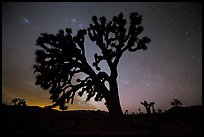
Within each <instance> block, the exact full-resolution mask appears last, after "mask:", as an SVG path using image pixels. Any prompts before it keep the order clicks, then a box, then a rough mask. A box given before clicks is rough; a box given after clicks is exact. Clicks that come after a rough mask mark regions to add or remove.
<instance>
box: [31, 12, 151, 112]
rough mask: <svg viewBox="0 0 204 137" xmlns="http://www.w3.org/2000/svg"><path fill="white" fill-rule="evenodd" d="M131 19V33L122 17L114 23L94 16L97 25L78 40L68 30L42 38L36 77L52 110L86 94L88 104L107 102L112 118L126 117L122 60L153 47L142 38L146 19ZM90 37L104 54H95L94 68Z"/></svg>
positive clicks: (42, 35)
mask: <svg viewBox="0 0 204 137" xmlns="http://www.w3.org/2000/svg"><path fill="white" fill-rule="evenodd" d="M129 19H130V26H129V30H128V32H127V30H126V27H125V25H126V22H127V21H126V19H124V17H123V14H122V13H120V14H119V15H118V16H114V17H113V18H112V20H111V21H107V20H106V18H105V17H104V16H103V17H100V18H97V17H96V16H93V17H92V20H93V23H92V24H90V25H89V27H88V28H87V29H83V30H79V31H78V32H77V34H76V35H75V36H74V35H72V30H71V29H70V28H66V30H65V31H64V30H59V32H58V33H57V34H56V35H54V34H47V33H42V34H41V36H40V37H38V39H37V42H36V45H37V46H39V47H41V48H42V49H39V50H36V64H35V65H34V73H38V75H37V76H36V82H35V84H36V85H40V86H41V87H42V88H43V89H46V90H49V93H50V94H51V97H50V99H51V100H52V102H54V103H53V105H52V107H55V106H59V108H60V109H62V110H64V109H67V108H68V107H67V106H66V105H65V104H66V103H69V102H71V104H72V103H73V101H74V96H75V95H76V92H78V95H79V96H82V95H83V94H84V93H85V92H86V93H87V99H86V101H89V100H90V99H91V98H93V97H94V98H95V101H101V100H102V99H105V105H106V107H107V109H108V110H109V113H110V114H111V115H113V116H116V115H122V114H123V112H122V109H121V105H120V100H119V95H118V83H117V77H118V71H117V66H118V63H119V60H120V58H121V56H122V55H123V53H124V52H125V51H130V52H135V51H138V50H141V49H143V50H146V49H147V44H148V43H150V39H149V38H148V37H141V38H140V37H139V34H140V33H141V32H142V31H143V29H144V28H143V27H142V26H141V22H142V16H141V15H139V14H138V13H131V14H130V17H129ZM87 33H88V36H89V38H90V40H91V41H93V42H95V43H96V46H97V47H98V48H99V49H100V50H101V54H98V53H95V54H94V59H95V61H94V62H93V64H92V65H93V68H92V67H91V65H89V63H88V62H87V58H86V54H85V47H86V46H85V35H86V34H87ZM101 61H106V63H107V65H108V67H109V69H110V74H107V73H106V72H105V71H103V70H101V68H100V67H99V64H100V62H101ZM94 68H95V69H94ZM82 74H84V75H85V76H84V78H79V77H78V76H77V75H82ZM76 77H78V78H77V79H76ZM105 82H106V83H108V86H107V85H106V84H105Z"/></svg>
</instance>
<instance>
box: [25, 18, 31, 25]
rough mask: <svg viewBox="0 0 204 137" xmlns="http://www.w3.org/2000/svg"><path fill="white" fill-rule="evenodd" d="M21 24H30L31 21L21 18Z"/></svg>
mask: <svg viewBox="0 0 204 137" xmlns="http://www.w3.org/2000/svg"><path fill="white" fill-rule="evenodd" d="M23 22H24V23H25V24H30V22H31V20H30V19H29V18H26V17H25V18H23Z"/></svg>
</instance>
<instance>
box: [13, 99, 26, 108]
mask: <svg viewBox="0 0 204 137" xmlns="http://www.w3.org/2000/svg"><path fill="white" fill-rule="evenodd" d="M11 103H12V104H13V105H14V106H27V104H26V101H25V99H20V98H14V99H13V100H12V101H11Z"/></svg>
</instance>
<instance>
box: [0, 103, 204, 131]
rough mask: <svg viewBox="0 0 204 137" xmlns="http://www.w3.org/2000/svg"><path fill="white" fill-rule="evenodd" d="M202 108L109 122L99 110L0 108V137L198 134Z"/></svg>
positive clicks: (106, 115)
mask: <svg viewBox="0 0 204 137" xmlns="http://www.w3.org/2000/svg"><path fill="white" fill-rule="evenodd" d="M202 113H203V112H202V107H201V106H192V107H186V108H178V109H170V110H169V111H167V112H165V113H161V114H154V115H153V114H152V115H149V116H148V115H146V114H143V115H124V116H123V117H122V118H121V119H112V118H110V117H109V115H108V113H106V112H102V111H64V112H61V111H56V110H48V109H45V108H40V107H13V106H6V105H2V107H1V133H0V134H1V135H10V134H15V135H202V122H203V121H202Z"/></svg>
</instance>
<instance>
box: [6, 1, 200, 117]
mask: <svg viewBox="0 0 204 137" xmlns="http://www.w3.org/2000/svg"><path fill="white" fill-rule="evenodd" d="M120 12H123V13H124V16H125V18H126V19H127V20H128V19H129V14H130V13H131V12H138V13H139V14H141V15H143V22H142V26H143V27H144V31H143V33H142V34H141V36H148V37H150V38H151V40H152V42H151V43H150V44H149V46H148V50H146V51H143V50H141V51H138V52H134V53H129V52H125V54H124V55H123V56H122V58H121V60H120V63H119V66H118V72H119V76H118V84H119V95H120V101H121V105H122V109H123V110H126V109H128V110H129V111H130V112H135V113H136V112H137V111H138V109H139V108H141V109H142V111H144V108H143V106H142V105H141V104H140V102H141V101H144V100H146V101H148V102H150V101H154V102H155V108H156V109H163V110H167V109H169V108H170V101H171V100H172V99H173V98H177V99H179V100H181V102H182V103H183V106H190V105H201V104H202V4H201V3H181V2H180V3H173V2H171V3H167V2H165V3H156V2H155V3H148V2H145V3H142V2H139V3H120V2H117V3H99V2H97V3H92V2H86V3H79V2H77V3H57V2H54V3H44V2H40V3H37V2H34V3H31V2H29V3H27V2H25V3H21V2H18V3H2V76H3V77H2V101H3V103H6V104H11V100H12V99H13V98H15V97H20V98H25V99H26V101H27V104H28V105H39V106H45V105H48V104H51V101H50V100H49V92H48V91H47V90H43V89H41V88H40V87H38V86H35V85H34V82H35V75H34V74H33V68H32V66H33V65H34V63H35V62H34V60H35V54H34V53H35V50H36V49H37V48H36V46H35V40H36V39H37V37H38V36H39V34H40V33H42V32H47V33H57V32H58V30H59V29H65V28H67V27H70V28H72V30H73V32H74V33H76V31H77V30H78V29H80V28H85V27H87V26H88V25H89V24H90V23H92V20H91V18H92V16H93V15H96V16H105V17H107V19H108V20H110V19H111V18H112V17H113V16H115V15H118V14H119V13H120ZM98 50H99V49H97V47H96V45H94V43H92V42H90V40H88V37H87V39H86V54H87V58H88V61H89V63H90V64H92V62H93V59H94V58H93V54H94V51H98ZM101 67H102V69H105V70H108V68H107V66H106V64H105V63H102V64H101ZM84 102H85V97H82V98H79V97H77V98H76V100H75V102H74V104H73V105H69V107H70V110H71V109H102V110H106V108H105V106H104V104H103V102H100V103H96V102H94V101H90V102H88V103H84Z"/></svg>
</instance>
